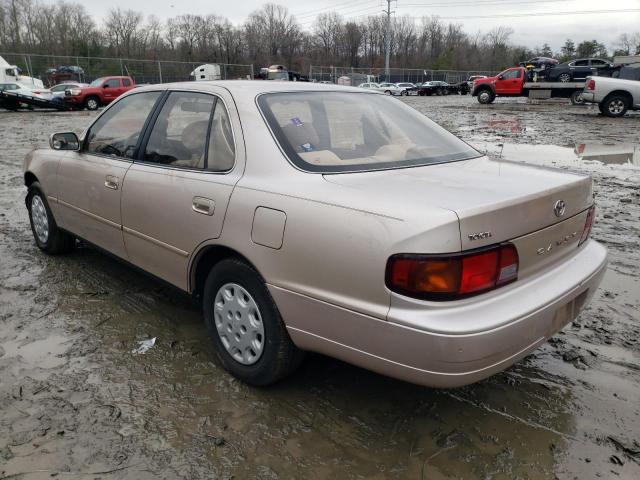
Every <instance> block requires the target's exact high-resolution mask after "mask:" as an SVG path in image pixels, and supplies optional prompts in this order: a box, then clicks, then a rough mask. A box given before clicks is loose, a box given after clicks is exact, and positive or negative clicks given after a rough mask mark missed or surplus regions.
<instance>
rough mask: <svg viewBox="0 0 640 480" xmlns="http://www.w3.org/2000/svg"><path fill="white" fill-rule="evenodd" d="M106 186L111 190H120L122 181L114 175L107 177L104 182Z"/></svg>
mask: <svg viewBox="0 0 640 480" xmlns="http://www.w3.org/2000/svg"><path fill="white" fill-rule="evenodd" d="M104 186H105V187H107V188H110V189H111V190H118V187H119V186H120V179H119V178H118V177H116V176H114V175H107V176H106V178H105V181H104Z"/></svg>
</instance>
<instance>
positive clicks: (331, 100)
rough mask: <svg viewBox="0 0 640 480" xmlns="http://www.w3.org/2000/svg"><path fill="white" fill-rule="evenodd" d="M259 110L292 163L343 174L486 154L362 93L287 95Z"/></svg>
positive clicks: (261, 101) (399, 106) (386, 100)
mask: <svg viewBox="0 0 640 480" xmlns="http://www.w3.org/2000/svg"><path fill="white" fill-rule="evenodd" d="M258 105H259V107H260V109H261V110H262V112H263V114H264V116H265V119H266V121H267V123H268V124H269V126H270V127H271V130H272V131H273V133H274V135H275V137H276V139H277V141H278V143H279V144H280V146H281V147H282V149H283V150H284V152H285V154H286V155H287V156H288V157H289V159H290V160H291V162H293V163H294V164H295V165H296V166H298V167H299V168H301V169H303V170H307V171H310V172H322V173H340V172H350V171H363V170H380V169H389V168H402V167H412V166H418V165H428V164H433V163H443V162H452V161H457V160H466V159H469V158H475V157H479V156H481V154H480V153H479V152H478V151H476V150H474V149H473V148H471V147H470V146H469V145H467V144H466V143H464V142H463V141H462V140H460V139H458V138H457V137H455V136H454V135H453V134H451V133H449V132H447V131H446V130H445V129H443V128H442V127H440V126H438V125H437V124H435V123H434V122H432V121H431V120H429V119H428V118H427V117H425V116H424V115H422V114H420V113H418V112H417V111H416V110H414V109H413V108H411V107H409V106H407V105H405V104H404V103H403V102H401V101H399V100H397V99H394V98H391V97H389V96H385V95H375V94H374V95H372V94H367V93H357V92H286V93H269V94H264V95H261V96H259V97H258Z"/></svg>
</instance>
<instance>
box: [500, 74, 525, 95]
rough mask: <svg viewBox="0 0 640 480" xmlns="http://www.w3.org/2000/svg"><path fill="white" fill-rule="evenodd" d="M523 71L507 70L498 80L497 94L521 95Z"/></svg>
mask: <svg viewBox="0 0 640 480" xmlns="http://www.w3.org/2000/svg"><path fill="white" fill-rule="evenodd" d="M521 76H522V70H520V69H513V70H506V71H505V72H503V73H501V74H500V75H498V78H497V79H496V84H495V86H496V93H497V94H499V95H511V94H517V93H520V84H521V78H520V77H521Z"/></svg>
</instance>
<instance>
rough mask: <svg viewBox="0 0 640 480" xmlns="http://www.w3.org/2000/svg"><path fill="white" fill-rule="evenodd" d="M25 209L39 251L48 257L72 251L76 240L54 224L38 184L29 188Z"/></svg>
mask: <svg viewBox="0 0 640 480" xmlns="http://www.w3.org/2000/svg"><path fill="white" fill-rule="evenodd" d="M27 209H28V210H29V222H30V223H31V231H32V232H33V238H34V239H35V241H36V245H37V246H38V248H39V249H40V250H42V251H43V252H45V253H48V254H50V255H57V254H59V253H68V252H70V251H71V250H73V247H74V246H75V243H76V240H75V238H74V237H73V236H71V235H69V234H68V233H67V232H65V231H64V230H60V229H59V228H58V225H57V224H56V221H55V219H54V218H53V214H52V213H51V209H50V208H49V204H48V203H47V198H46V196H45V194H44V193H43V192H42V189H41V188H40V184H39V183H38V182H33V183H32V184H31V185H30V186H29V191H28V193H27Z"/></svg>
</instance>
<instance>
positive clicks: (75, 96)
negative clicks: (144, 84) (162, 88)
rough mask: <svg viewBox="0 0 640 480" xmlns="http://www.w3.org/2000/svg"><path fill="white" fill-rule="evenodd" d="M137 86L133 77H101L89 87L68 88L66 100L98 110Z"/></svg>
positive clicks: (78, 105)
mask: <svg viewBox="0 0 640 480" xmlns="http://www.w3.org/2000/svg"><path fill="white" fill-rule="evenodd" d="M135 86H136V84H135V82H134V81H133V78H131V77H101V78H98V79H96V80H94V81H93V82H91V83H90V84H89V86H87V87H82V88H71V89H68V90H66V95H65V102H68V103H70V104H72V105H75V106H77V107H81V108H86V109H87V110H96V109H98V108H99V107H100V106H102V105H108V104H109V103H111V102H112V101H114V100H115V99H116V98H118V97H119V96H120V95H122V94H123V93H125V92H128V91H129V90H132V89H133V88H135Z"/></svg>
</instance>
